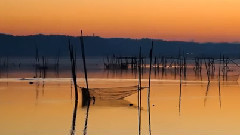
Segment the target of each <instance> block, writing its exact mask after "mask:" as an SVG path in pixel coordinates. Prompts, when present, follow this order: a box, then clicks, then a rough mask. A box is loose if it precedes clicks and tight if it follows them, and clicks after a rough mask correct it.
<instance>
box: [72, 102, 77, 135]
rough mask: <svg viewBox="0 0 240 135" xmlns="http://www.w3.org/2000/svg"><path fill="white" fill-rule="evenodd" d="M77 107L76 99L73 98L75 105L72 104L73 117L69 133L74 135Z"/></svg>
mask: <svg viewBox="0 0 240 135" xmlns="http://www.w3.org/2000/svg"><path fill="white" fill-rule="evenodd" d="M77 107H78V101H77V100H75V106H74V110H73V117H72V129H71V135H75V127H76V116H77Z"/></svg>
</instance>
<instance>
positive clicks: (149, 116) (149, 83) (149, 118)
mask: <svg viewBox="0 0 240 135" xmlns="http://www.w3.org/2000/svg"><path fill="white" fill-rule="evenodd" d="M152 51H153V42H152V48H151V50H150V68H149V82H148V122H149V123H148V124H149V135H151V114H150V86H151V71H152ZM155 66H156V64H155ZM155 71H156V67H155Z"/></svg>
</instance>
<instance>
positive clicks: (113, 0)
mask: <svg viewBox="0 0 240 135" xmlns="http://www.w3.org/2000/svg"><path fill="white" fill-rule="evenodd" d="M81 29H82V30H83V31H84V33H85V34H87V35H92V33H95V35H98V36H101V37H130V38H145V37H148V38H161V39H165V40H184V41H199V42H207V41H213V42H223V41H227V42H235V41H240V0H0V33H9V34H14V35H29V34H37V33H43V34H67V35H75V36H76V35H79V34H80V30H81Z"/></svg>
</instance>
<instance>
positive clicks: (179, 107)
mask: <svg viewBox="0 0 240 135" xmlns="http://www.w3.org/2000/svg"><path fill="white" fill-rule="evenodd" d="M181 98H182V59H181V57H180V89H179V104H178V109H179V110H178V112H179V116H180V115H181Z"/></svg>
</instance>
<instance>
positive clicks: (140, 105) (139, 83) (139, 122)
mask: <svg viewBox="0 0 240 135" xmlns="http://www.w3.org/2000/svg"><path fill="white" fill-rule="evenodd" d="M141 58H142V56H141V46H140V49H139V62H138V134H139V135H141V107H142V103H141V98H142V97H141V95H142V93H141V88H142V86H141V85H142V84H141V78H142V75H141V73H142V72H141V66H142V64H141Z"/></svg>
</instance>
